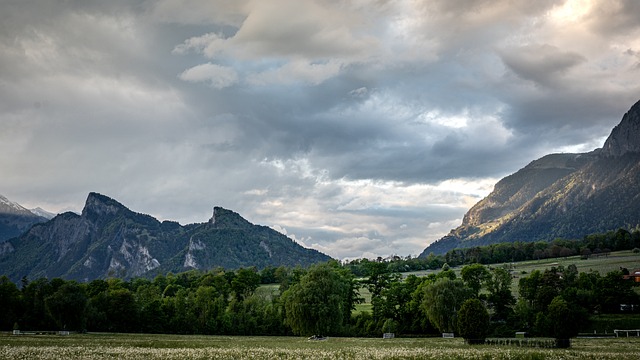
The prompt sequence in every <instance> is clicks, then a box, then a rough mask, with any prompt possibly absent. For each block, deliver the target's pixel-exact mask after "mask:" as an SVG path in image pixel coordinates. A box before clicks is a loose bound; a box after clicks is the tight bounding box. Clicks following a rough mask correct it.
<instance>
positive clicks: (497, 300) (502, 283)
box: [485, 267, 516, 320]
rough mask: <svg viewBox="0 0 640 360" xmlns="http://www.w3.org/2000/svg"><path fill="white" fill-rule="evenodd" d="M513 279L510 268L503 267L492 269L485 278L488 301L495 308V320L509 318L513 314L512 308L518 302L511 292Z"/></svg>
mask: <svg viewBox="0 0 640 360" xmlns="http://www.w3.org/2000/svg"><path fill="white" fill-rule="evenodd" d="M512 281H513V280H512V279H511V273H509V270H507V269H505V268H502V267H499V268H494V269H492V270H491V272H490V273H489V276H488V277H487V278H486V280H485V283H486V287H487V292H488V294H487V302H488V303H489V306H490V307H491V308H492V309H493V319H494V320H507V318H508V317H509V315H510V314H511V311H512V310H511V308H512V307H513V305H514V304H515V303H516V300H515V298H514V297H513V294H512V293H511V283H512Z"/></svg>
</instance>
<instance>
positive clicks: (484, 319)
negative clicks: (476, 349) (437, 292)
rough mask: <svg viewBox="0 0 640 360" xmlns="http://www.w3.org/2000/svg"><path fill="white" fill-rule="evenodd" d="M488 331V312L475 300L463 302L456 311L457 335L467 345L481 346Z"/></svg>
mask: <svg viewBox="0 0 640 360" xmlns="http://www.w3.org/2000/svg"><path fill="white" fill-rule="evenodd" d="M488 329H489V312H487V309H486V308H485V307H484V305H483V304H482V302H481V301H480V300H478V299H476V298H471V299H467V300H465V302H464V303H462V306H461V307H460V310H458V333H459V334H460V336H462V337H463V338H464V339H465V341H466V342H467V344H470V345H476V344H483V343H484V339H485V338H486V337H487V333H488Z"/></svg>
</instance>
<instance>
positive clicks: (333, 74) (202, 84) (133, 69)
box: [0, 0, 640, 258]
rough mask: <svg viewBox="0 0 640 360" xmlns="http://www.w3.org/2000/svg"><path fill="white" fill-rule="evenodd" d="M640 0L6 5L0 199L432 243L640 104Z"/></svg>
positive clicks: (380, 246)
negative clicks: (542, 163) (95, 197)
mask: <svg viewBox="0 0 640 360" xmlns="http://www.w3.org/2000/svg"><path fill="white" fill-rule="evenodd" d="M638 14H640V2H639V1H634V0H628V1H614V0H606V1H605V0H603V1H584V0H568V1H524V0H523V1H512V0H508V1H507V0H504V1H494V0H491V1H490V0H473V1H472V0H434V1H430V0H424V1H409V0H396V1H386V0H353V1H343V0H247V1H242V0H234V1H215V0H191V1H186V0H158V1H151V0H140V1H124V0H123V1H115V0H114V1H98V0H95V1H85V0H82V1H81V0H78V1H73V0H65V1H63V0H58V1H56V0H51V1H48V0H47V1H44V0H43V1H29V0H0V171H1V172H2V173H1V176H0V194H2V195H4V196H6V197H8V198H9V199H11V200H13V201H16V202H18V203H20V204H22V205H24V206H27V207H36V206H40V207H43V208H45V209H47V210H50V211H55V212H59V211H69V210H71V211H81V209H82V207H83V205H84V201H85V199H86V196H87V194H88V193H89V192H90V191H96V192H100V193H102V194H105V195H108V196H110V197H112V198H115V199H116V200H118V201H120V202H121V203H123V204H125V205H126V206H128V207H129V208H131V209H132V210H134V211H137V212H142V213H147V214H150V215H153V216H155V217H157V218H159V219H172V220H177V221H179V222H181V223H183V224H186V223H193V222H204V221H206V220H208V218H209V217H210V216H211V211H212V208H213V206H222V207H225V208H228V209H232V210H234V211H236V212H238V213H240V214H241V215H242V216H243V217H245V218H246V219H248V220H249V221H251V222H253V223H257V224H261V225H267V226H271V227H273V228H275V229H277V230H279V231H281V232H283V233H286V234H287V235H289V236H290V237H292V238H294V239H295V240H296V241H298V242H299V243H301V244H303V245H305V246H307V247H313V248H315V249H318V250H321V251H323V252H325V253H327V254H329V255H331V256H333V257H336V258H353V257H363V256H364V257H375V256H387V255H390V254H397V255H401V256H406V255H410V254H412V255H417V254H419V253H420V252H421V251H422V250H423V249H424V248H425V247H426V246H427V245H428V244H429V243H431V242H433V241H434V240H436V239H438V238H440V237H441V236H443V235H445V234H446V233H448V232H449V230H450V229H452V228H455V227H456V226H458V225H459V224H460V222H461V219H462V216H463V214H464V213H465V212H466V211H467V210H468V209H469V208H470V207H471V206H472V205H473V204H474V203H476V202H477V201H478V200H480V199H481V198H482V197H484V196H486V195H487V194H488V193H489V192H490V191H491V190H492V188H493V185H494V184H495V182H496V181H497V180H499V179H500V178H502V177H503V176H505V175H508V174H511V173H513V172H515V171H517V170H518V169H519V168H521V167H523V166H524V165H526V164H527V163H529V162H530V161H531V160H534V159H536V158H538V157H540V156H542V155H544V154H548V153H552V152H582V151H589V150H592V149H594V148H597V147H600V146H602V144H603V142H604V139H605V138H606V136H607V135H608V134H609V133H610V131H611V129H612V127H613V126H615V125H616V124H617V123H618V122H619V121H620V119H621V118H622V115H623V114H624V113H625V112H626V111H627V110H628V109H629V108H630V107H631V105H633V104H634V103H635V102H636V101H637V100H638V99H640V15H638Z"/></svg>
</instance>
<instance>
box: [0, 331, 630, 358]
mask: <svg viewBox="0 0 640 360" xmlns="http://www.w3.org/2000/svg"><path fill="white" fill-rule="evenodd" d="M0 359H70V360H74V359H85V360H91V359H314V360H320V359H366V360H374V359H514V360H517V359H567V360H569V359H640V338H609V339H574V340H573V346H572V347H571V348H570V349H540V348H519V347H512V346H487V345H483V346H473V347H472V346H468V345H466V344H464V342H463V340H462V339H441V338H419V339H415V338H413V339H404V338H396V339H390V340H382V339H363V338H330V339H327V340H323V341H311V340H307V339H303V338H297V337H227V336H180V335H141V334H83V335H70V336H45V335H39V336H22V335H21V336H13V335H1V336H0Z"/></svg>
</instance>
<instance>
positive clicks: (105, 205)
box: [82, 192, 127, 217]
mask: <svg viewBox="0 0 640 360" xmlns="http://www.w3.org/2000/svg"><path fill="white" fill-rule="evenodd" d="M126 209H127V208H126V207H125V206H124V205H122V204H120V203H119V202H117V201H116V200H113V199H112V198H110V197H108V196H104V195H102V194H98V193H95V192H92V193H89V196H87V201H86V202H85V204H84V209H82V216H84V217H100V216H108V215H115V214H116V213H117V212H118V211H120V210H126Z"/></svg>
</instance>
